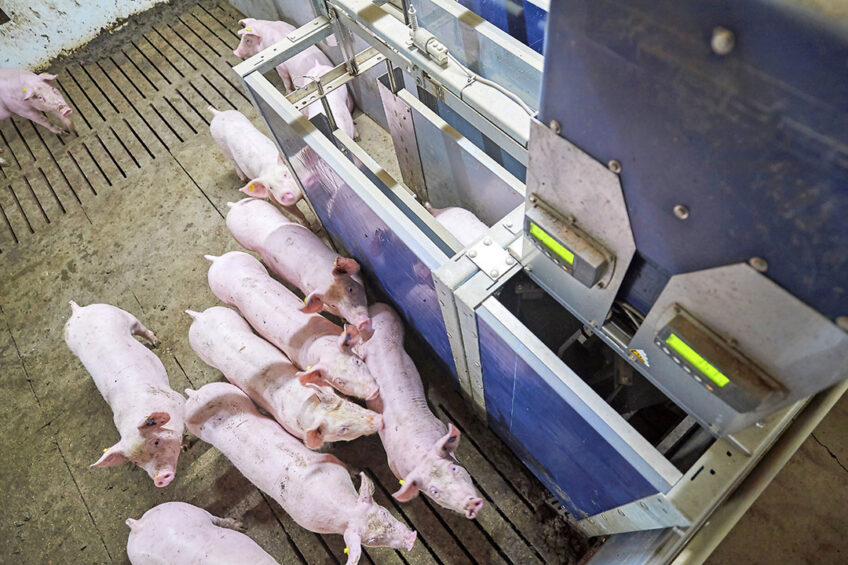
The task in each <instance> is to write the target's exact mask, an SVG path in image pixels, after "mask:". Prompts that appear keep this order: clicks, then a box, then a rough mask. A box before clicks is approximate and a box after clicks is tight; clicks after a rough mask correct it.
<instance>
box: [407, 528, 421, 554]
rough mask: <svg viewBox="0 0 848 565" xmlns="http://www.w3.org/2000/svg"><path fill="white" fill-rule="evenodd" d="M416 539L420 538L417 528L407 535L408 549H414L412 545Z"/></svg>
mask: <svg viewBox="0 0 848 565" xmlns="http://www.w3.org/2000/svg"><path fill="white" fill-rule="evenodd" d="M416 539H418V532H416V531H415V530H413V531H412V533H411V534H409V535H408V536H406V549H407V551H412V546H414V545H415V540H416Z"/></svg>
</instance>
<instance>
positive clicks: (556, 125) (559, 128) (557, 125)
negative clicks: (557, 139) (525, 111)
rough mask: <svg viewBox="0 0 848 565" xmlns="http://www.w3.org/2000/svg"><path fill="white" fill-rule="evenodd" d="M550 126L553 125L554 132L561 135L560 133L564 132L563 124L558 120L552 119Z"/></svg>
mask: <svg viewBox="0 0 848 565" xmlns="http://www.w3.org/2000/svg"><path fill="white" fill-rule="evenodd" d="M550 127H551V130H553V132H554V133H555V134H557V135H559V134H561V133H562V126H561V125H560V123H559V122H558V121H556V120H551V123H550Z"/></svg>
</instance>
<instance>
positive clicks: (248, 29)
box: [244, 27, 253, 31]
mask: <svg viewBox="0 0 848 565" xmlns="http://www.w3.org/2000/svg"><path fill="white" fill-rule="evenodd" d="M244 31H253V30H252V29H250V28H249V27H246V28H244Z"/></svg>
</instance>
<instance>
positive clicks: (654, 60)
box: [540, 0, 848, 318]
mask: <svg viewBox="0 0 848 565" xmlns="http://www.w3.org/2000/svg"><path fill="white" fill-rule="evenodd" d="M801 5H803V6H801ZM816 5H818V6H819V8H810V6H816ZM828 5H829V3H826V2H825V3H806V2H805V3H794V2H792V3H790V2H787V1H775V0H745V1H738V2H727V1H712V0H696V1H690V2H678V1H675V0H634V1H632V2H624V3H622V2H612V1H609V0H562V1H558V2H552V3H551V12H550V14H549V22H548V23H549V25H548V37H547V49H548V52H549V53H556V57H548V58H546V61H545V73H544V78H543V89H542V103H541V112H540V114H541V119H542V121H543V122H545V123H547V122H548V121H550V120H554V119H556V120H558V121H559V122H560V123H561V124H562V130H563V132H565V135H566V136H567V137H568V138H569V139H570V140H571V141H572V142H574V143H575V144H576V145H578V146H579V147H580V148H581V149H583V150H584V151H586V152H587V153H589V154H590V155H592V156H593V157H595V158H596V159H598V160H599V161H601V162H603V163H606V162H608V161H609V160H611V159H617V160H618V161H620V162H621V164H622V167H623V170H622V173H621V179H622V187H623V190H624V196H625V199H626V202H627V207H628V211H629V213H630V221H631V224H632V226H633V231H634V236H635V239H636V245H637V249H638V251H639V253H641V254H642V255H643V256H644V257H645V258H646V259H647V261H648V263H649V264H653V265H656V266H657V267H658V268H659V271H667V272H668V273H671V274H675V273H681V272H689V271H695V270H699V269H706V268H710V267H715V266H719V265H725V264H730V263H736V262H740V261H747V260H748V259H749V258H751V257H763V258H764V259H766V260H767V261H768V265H769V268H768V271H767V273H766V275H767V276H768V277H770V278H771V279H772V280H774V281H775V282H777V283H778V284H780V285H781V286H783V287H784V288H786V289H787V290H788V291H789V292H791V293H793V294H794V295H796V296H797V297H799V298H800V299H801V300H803V301H804V302H806V303H807V304H809V305H811V306H812V307H813V308H815V309H817V310H819V311H820V312H822V313H823V314H825V315H826V316H828V317H831V318H833V317H836V316H839V315H846V304H848V297H847V296H846V293H848V222H846V221H845V217H846V212H847V211H848V80H846V78H845V77H846V74H845V73H846V67H845V62H846V61H848V27H846V26H845V25H844V22H840V20H839V19H838V18H836V17H833V16H831V15H830V14H828V13H827V11H826V10H827V6H828ZM717 26H722V27H724V28H727V29H729V30H731V31H732V32H733V33H734V34H735V39H736V44H735V48H734V49H733V51H732V52H730V54H729V55H726V56H724V57H722V56H719V55H717V54H715V53H713V52H712V50H711V48H710V40H711V37H712V33H713V29H714V28H715V27H717ZM677 204H682V205H685V206H687V207H688V208H689V211H690V214H689V218H688V219H687V220H685V221H681V220H679V219H677V218H676V217H675V216H674V214H673V213H672V210H673V208H674V206H675V205H677ZM645 272H647V271H645ZM655 278H656V279H657V280H660V281H661V280H662V277H655ZM629 286H631V287H633V286H635V287H640V286H643V285H629ZM648 295H650V293H643V296H648Z"/></svg>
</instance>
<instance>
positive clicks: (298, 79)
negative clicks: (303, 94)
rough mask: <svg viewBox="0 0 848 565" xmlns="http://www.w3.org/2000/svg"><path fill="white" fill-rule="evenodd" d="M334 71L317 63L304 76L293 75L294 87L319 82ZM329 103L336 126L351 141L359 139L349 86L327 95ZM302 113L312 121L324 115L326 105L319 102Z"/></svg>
mask: <svg viewBox="0 0 848 565" xmlns="http://www.w3.org/2000/svg"><path fill="white" fill-rule="evenodd" d="M332 69H333V67H331V66H330V65H324V64H321V63H317V64H316V65H315V66H313V67H312V68H311V69H309V70H308V71H306V73H305V74H304V75H292V80H293V81H294V85H295V86H296V87H297V88H300V87H302V86H304V85H305V84H307V83H309V82H311V81H312V79H315V80H318V78H319V77H320V76H321V75H323V74H324V73H326V72H328V71H331V70H332ZM327 102H329V104H330V111H331V112H332V113H333V118H334V119H335V121H336V125H337V126H338V127H339V128H340V129H341V130H342V131H343V132H345V133H346V134H347V136H348V137H350V138H351V139H355V138H357V137H359V135H358V134H357V133H356V126H354V124H353V116H352V115H351V111H352V110H353V99H352V98H351V97H350V92H348V90H347V85H343V86H341V87H339V88H337V89H335V90H334V91H332V92H331V93H329V94H327ZM302 112H303V115H305V116H306V117H307V119H310V120H311V119H312V118H313V117H314V116H316V115H318V114H323V113H324V105H323V104H321V101H320V100H319V101H317V102H313V103H312V104H310V105H309V106H307V107H306V108H304V109H303V111H302Z"/></svg>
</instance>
